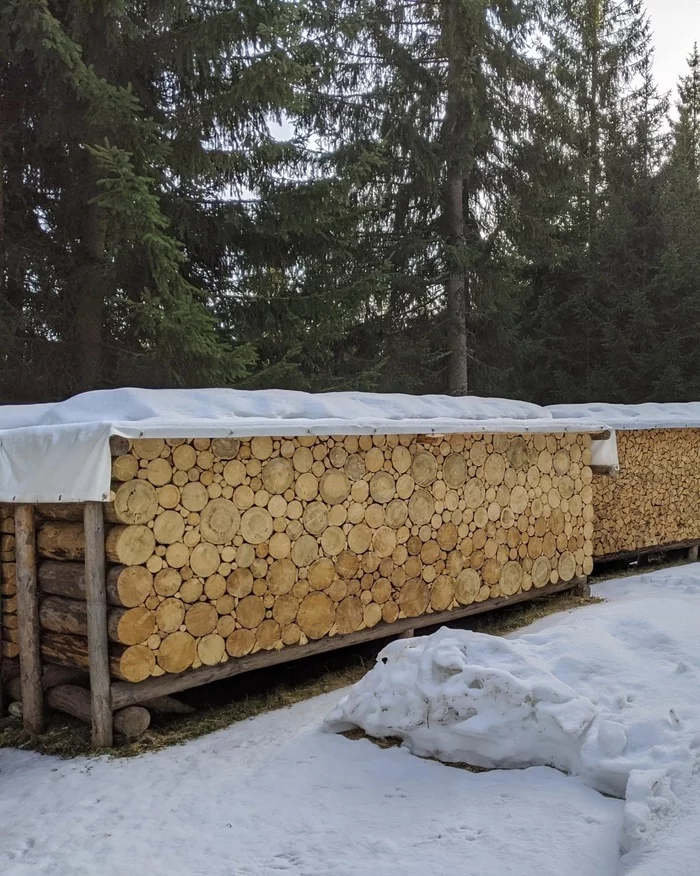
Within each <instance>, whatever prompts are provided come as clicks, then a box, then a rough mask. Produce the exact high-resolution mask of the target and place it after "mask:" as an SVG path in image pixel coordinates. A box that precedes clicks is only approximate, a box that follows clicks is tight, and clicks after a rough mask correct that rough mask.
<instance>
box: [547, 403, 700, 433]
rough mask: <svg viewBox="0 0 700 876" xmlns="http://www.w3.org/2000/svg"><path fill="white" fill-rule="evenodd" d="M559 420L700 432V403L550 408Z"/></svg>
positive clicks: (593, 404) (623, 428)
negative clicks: (590, 420)
mask: <svg viewBox="0 0 700 876" xmlns="http://www.w3.org/2000/svg"><path fill="white" fill-rule="evenodd" d="M547 410H548V411H549V412H550V413H551V414H552V416H553V417H554V418H555V419H563V420H570V419H585V418H587V417H590V419H592V420H595V421H596V422H597V423H600V422H603V423H605V424H606V425H608V426H610V428H611V429H617V430H619V431H630V430H633V429H697V428H698V427H700V402H671V403H661V402H645V403H644V404H640V405H618V404H608V403H603V402H595V403H591V404H578V405H549V406H548V407H547Z"/></svg>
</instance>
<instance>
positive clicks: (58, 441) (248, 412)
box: [0, 389, 601, 502]
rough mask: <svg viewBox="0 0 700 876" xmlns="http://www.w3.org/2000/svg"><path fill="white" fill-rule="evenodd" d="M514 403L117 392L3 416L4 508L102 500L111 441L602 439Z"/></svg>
mask: <svg viewBox="0 0 700 876" xmlns="http://www.w3.org/2000/svg"><path fill="white" fill-rule="evenodd" d="M600 428H601V426H599V425H597V424H595V423H593V422H591V420H590V419H585V420H580V421H577V422H575V421H572V422H569V421H568V420H556V421H555V420H554V419H553V417H552V415H551V414H550V413H549V411H547V410H546V409H545V408H542V407H540V406H539V405H534V404H529V403H528V402H521V401H512V400H509V399H493V398H477V397H476V396H467V397H461V398H455V397H451V396H444V395H424V396H410V395H389V394H379V393H365V392H331V393H317V394H311V393H306V392H292V391H288V390H277V389H267V390H255V391H244V390H236V389H113V390H101V391H97V392H88V393H84V394H83V395H77V396H75V397H74V398H71V399H68V400H67V401H64V402H59V403H56V404H53V405H45V404H44V405H8V406H5V407H0V502H83V501H102V500H104V499H105V498H106V497H107V496H108V495H109V487H110V455H109V438H110V436H111V435H123V436H125V437H127V438H144V437H145V438H201V437H210V438H214V437H218V436H237V437H247V436H251V435H309V434H310V435H351V434H352V435H360V434H369V435H372V434H392V433H393V434H396V433H419V434H433V433H454V432H478V433H490V432H566V431H579V432H581V431H584V432H585V431H596V430H598V429H600Z"/></svg>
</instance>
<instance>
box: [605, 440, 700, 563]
mask: <svg viewBox="0 0 700 876" xmlns="http://www.w3.org/2000/svg"><path fill="white" fill-rule="evenodd" d="M617 452H618V457H619V463H620V471H619V474H617V475H616V476H615V477H609V476H606V475H601V476H595V477H594V479H593V505H594V508H595V516H596V520H595V533H594V556H595V557H596V559H602V558H605V557H608V556H610V555H614V554H626V553H634V552H635V551H640V550H644V549H646V548H652V547H663V546H664V545H674V544H679V543H683V542H687V541H693V540H700V519H698V514H697V513H696V509H700V481H699V480H698V459H699V458H700V430H698V429H647V430H639V431H619V432H618V433H617Z"/></svg>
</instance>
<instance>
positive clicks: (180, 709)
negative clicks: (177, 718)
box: [142, 696, 197, 715]
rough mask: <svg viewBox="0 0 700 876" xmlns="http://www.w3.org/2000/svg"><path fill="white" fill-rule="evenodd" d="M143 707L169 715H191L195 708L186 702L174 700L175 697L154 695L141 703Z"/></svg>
mask: <svg viewBox="0 0 700 876" xmlns="http://www.w3.org/2000/svg"><path fill="white" fill-rule="evenodd" d="M142 705H143V706H144V708H146V709H150V711H152V712H161V713H163V714H170V715H193V714H194V713H195V712H196V711H197V710H196V709H195V708H193V707H192V706H188V705H187V703H183V702H181V701H180V700H176V699H175V697H168V696H164V697H154V698H153V699H152V700H146V701H145V702H144V703H142Z"/></svg>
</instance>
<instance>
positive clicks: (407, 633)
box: [396, 629, 416, 639]
mask: <svg viewBox="0 0 700 876" xmlns="http://www.w3.org/2000/svg"><path fill="white" fill-rule="evenodd" d="M415 634H416V631H415V630H414V629H410V630H404V631H403V633H399V635H398V636H397V637H396V638H397V639H412V638H413V637H414V636H415Z"/></svg>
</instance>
